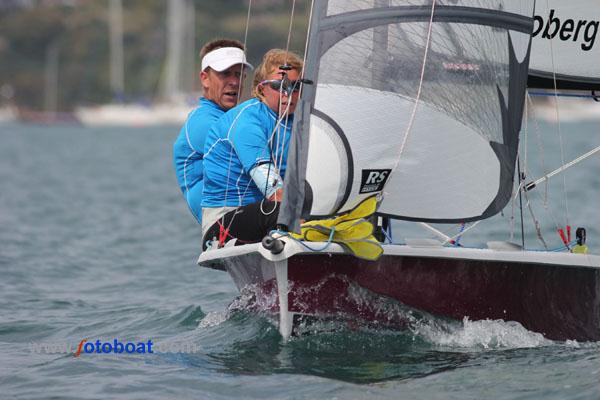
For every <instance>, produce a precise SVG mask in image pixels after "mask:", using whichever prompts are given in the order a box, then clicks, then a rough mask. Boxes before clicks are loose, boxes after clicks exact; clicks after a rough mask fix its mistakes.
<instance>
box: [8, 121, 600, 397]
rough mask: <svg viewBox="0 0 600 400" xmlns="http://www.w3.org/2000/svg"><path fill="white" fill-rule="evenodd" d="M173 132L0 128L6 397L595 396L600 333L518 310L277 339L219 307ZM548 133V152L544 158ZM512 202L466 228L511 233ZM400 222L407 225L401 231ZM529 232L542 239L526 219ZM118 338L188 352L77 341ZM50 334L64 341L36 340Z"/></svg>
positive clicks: (572, 150)
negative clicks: (510, 318)
mask: <svg viewBox="0 0 600 400" xmlns="http://www.w3.org/2000/svg"><path fill="white" fill-rule="evenodd" d="M597 126H598V125H597V124H593V123H585V124H584V123H580V124H568V125H564V126H563V127H562V129H563V135H564V138H565V141H566V148H567V149H568V153H566V154H565V158H566V160H567V161H568V160H570V159H572V158H574V157H575V156H577V155H579V154H581V153H583V152H584V151H586V150H588V149H590V148H592V147H594V146H596V145H598V143H599V138H600V136H598V133H597V132H598V128H597ZM177 130H178V129H177V128H176V127H165V128H152V129H90V128H81V127H36V126H26V125H17V124H8V125H7V124H5V125H2V126H0V310H1V313H0V390H1V394H0V398H7V399H11V398H27V399H48V398H57V399H58V398H74V399H80V398H84V399H92V398H94V399H104V398H120V399H149V398H177V399H182V398H197V399H225V398H260V399H264V398H267V399H285V398H290V399H292V398H293V399H295V398H329V399H334V398H337V399H359V398H390V399H391V398H393V399H414V398H424V399H448V398H456V399H479V398H492V399H516V398H519V399H520V398H532V399H541V398H543V399H565V398H582V399H584V398H590V399H595V398H599V397H600V360H599V355H600V353H599V350H600V343H576V342H551V341H548V340H545V339H544V338H543V337H541V336H540V335H538V334H537V333H534V332H529V331H526V330H525V329H523V328H522V327H521V326H519V325H517V324H514V323H511V322H504V321H469V320H464V321H462V322H456V321H445V320H441V319H435V318H433V319H431V318H429V317H418V318H415V319H414V320H413V323H412V324H411V326H410V328H409V329H407V330H406V331H401V332H393V331H388V330H377V329H375V328H373V327H372V326H371V327H356V326H353V327H346V326H345V325H343V324H338V325H336V324H335V323H333V326H325V325H324V326H321V327H319V326H317V327H316V328H314V327H311V328H308V329H316V330H317V332H316V333H313V334H311V335H305V336H302V337H299V338H295V339H293V340H292V341H291V342H289V343H283V342H282V341H281V340H280V337H279V335H278V333H277V330H276V329H275V328H274V327H273V325H271V323H270V322H269V319H268V318H267V317H265V316H261V315H256V314H253V313H250V312H248V311H245V309H244V305H245V304H246V301H247V299H245V298H244V297H242V298H239V299H237V301H235V303H234V305H233V306H231V307H230V304H231V303H232V302H233V300H234V299H235V298H236V296H238V293H237V290H236V289H235V287H234V286H233V284H232V283H231V282H230V279H229V277H228V276H227V275H226V274H225V273H221V272H218V271H212V270H205V269H199V268H198V267H196V265H195V261H196V258H197V255H198V248H199V237H198V235H199V228H198V226H197V225H196V224H195V222H193V220H192V218H191V217H190V215H188V211H187V209H186V207H185V205H184V203H183V200H182V199H181V197H180V193H179V190H178V188H177V184H176V181H175V178H174V174H173V171H172V165H171V143H172V141H173V139H174V137H175V136H176V134H177ZM541 130H542V133H543V132H545V131H550V132H553V131H552V129H551V127H549V126H546V125H543V126H541ZM549 136H550V135H549ZM552 137H554V136H551V137H550V142H551V143H550V147H548V148H546V150H545V153H544V154H545V162H546V163H547V164H549V165H550V168H555V167H558V166H559V165H560V154H559V152H558V150H557V149H558V147H557V146H556V139H555V138H554V139H552ZM552 142H554V143H552ZM534 147H537V144H535V141H534V136H533V134H532V136H531V137H530V148H532V149H533V148H534ZM536 163H537V161H536ZM535 165H537V164H534V163H533V161H531V168H532V169H534V170H535V168H537V167H535ZM584 166H585V168H583V167H584ZM581 167H582V168H578V169H577V168H575V169H573V170H570V171H569V172H568V173H567V175H566V177H567V188H568V192H569V210H570V213H569V214H570V220H571V223H572V224H573V225H574V226H577V225H585V226H587V227H588V234H589V242H590V246H591V247H592V250H594V249H595V252H596V253H599V252H600V251H599V250H598V249H600V241H598V237H600V231H599V230H598V227H599V226H600V224H599V223H600V218H599V217H598V212H597V207H598V199H599V197H600V196H599V193H600V175H599V174H598V172H597V171H599V170H600V168H599V167H600V157H598V156H596V157H595V158H594V159H590V160H587V161H584V162H583V163H582V165H581ZM532 175H534V176H537V175H536V174H535V173H534V174H532ZM558 179H560V180H556V182H557V183H560V184H562V178H558ZM560 188H561V186H560V185H555V184H554V183H553V184H552V186H551V190H550V196H549V197H550V203H551V206H552V207H550V208H549V209H545V208H544V206H543V198H542V197H540V198H539V199H537V200H535V201H537V202H538V203H537V205H536V207H537V209H538V217H540V218H541V219H544V221H548V220H549V222H544V224H543V228H544V230H545V231H544V232H545V233H546V236H547V237H548V241H549V242H550V243H551V245H552V246H558V244H559V242H558V239H557V238H555V237H554V236H553V233H552V230H553V224H554V223H553V222H552V220H553V219H555V220H558V221H559V222H560V221H562V219H563V218H564V211H563V209H564V207H563V206H562V205H561V203H562V202H563V200H562V199H563V197H562V192H561V190H560ZM550 209H551V210H552V211H549V210H550ZM508 210H510V208H509V209H507V212H506V213H505V215H504V216H499V217H495V219H494V220H493V221H492V223H491V224H489V226H488V225H485V226H484V224H482V225H481V226H478V227H477V228H475V230H474V231H473V232H475V233H473V235H471V236H469V235H466V236H465V237H464V238H463V243H465V244H469V243H472V244H478V243H482V242H484V241H485V239H486V238H492V239H498V238H506V237H507V235H508V234H509V231H510V226H511V223H510V218H509V216H510V212H509V211H508ZM551 213H554V215H552V214H551ZM527 218H528V217H527ZM560 223H562V222H560ZM398 228H399V230H401V232H402V233H398V234H397V239H399V240H401V237H402V236H403V234H404V233H406V232H409V228H406V230H405V231H403V229H405V228H404V227H403V226H402V224H398ZM446 229H447V231H449V230H450V229H449V228H446ZM452 229H454V228H452ZM415 232H417V231H415ZM406 235H408V233H406ZM411 235H412V233H411ZM515 240H516V241H519V240H520V238H519V236H518V234H517V235H516V239H515ZM527 244H528V246H529V247H540V243H539V242H537V241H536V239H535V235H534V233H533V231H529V233H528V237H527ZM392 308H394V310H395V311H394V312H409V311H407V310H405V311H403V308H402V306H401V305H393V307H392ZM557 323H560V321H557ZM323 324H325V323H323ZM115 338H117V339H118V340H120V341H122V342H141V341H147V340H152V341H153V342H154V343H155V344H157V345H158V344H162V345H164V346H176V345H179V346H188V347H186V349H188V351H187V352H184V353H181V352H176V351H167V352H162V353H160V354H159V353H155V354H106V355H102V354H87V353H82V354H81V355H80V356H79V357H74V356H73V354H72V352H73V351H75V350H76V348H77V345H78V343H79V342H80V341H81V340H83V339H88V340H89V341H92V342H93V341H95V340H98V339H100V340H103V341H112V340H113V339H115ZM36 345H37V346H38V347H35V346H36ZM48 345H58V346H60V345H65V346H66V345H70V346H72V348H71V349H70V351H71V353H69V354H60V353H54V354H45V353H47V351H46V352H44V351H41V350H40V347H39V346H48ZM190 346H192V347H193V348H191V347H190ZM48 349H49V348H46V350H48ZM170 349H171V350H173V349H176V347H171V348H170ZM190 349H191V350H190ZM192 351H193V352H192Z"/></svg>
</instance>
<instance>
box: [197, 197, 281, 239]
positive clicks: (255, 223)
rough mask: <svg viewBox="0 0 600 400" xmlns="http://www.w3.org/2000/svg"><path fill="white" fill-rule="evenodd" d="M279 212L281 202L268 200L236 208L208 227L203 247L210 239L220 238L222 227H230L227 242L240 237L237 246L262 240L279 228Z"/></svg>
mask: <svg viewBox="0 0 600 400" xmlns="http://www.w3.org/2000/svg"><path fill="white" fill-rule="evenodd" d="M278 214H279V203H278V202H274V201H268V200H263V201H259V202H256V203H252V204H248V205H246V206H243V207H239V208H236V209H235V210H232V211H230V212H228V213H227V214H225V215H224V216H223V217H221V218H219V220H218V221H217V222H216V223H214V224H213V225H212V226H211V227H210V228H208V231H206V234H205V235H204V238H203V240H202V249H203V250H206V242H207V241H208V240H213V238H216V239H217V240H219V238H220V233H221V227H223V229H227V228H228V229H229V232H228V234H227V237H226V238H225V242H227V241H229V240H231V239H233V238H237V239H238V240H237V242H236V246H239V245H242V244H247V243H257V242H260V241H261V240H262V239H263V238H264V237H265V236H266V235H267V234H268V233H269V232H270V231H272V230H274V229H276V228H277V216H278Z"/></svg>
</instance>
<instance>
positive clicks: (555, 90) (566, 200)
mask: <svg viewBox="0 0 600 400" xmlns="http://www.w3.org/2000/svg"><path fill="white" fill-rule="evenodd" d="M546 8H547V9H550V5H549V1H548V0H546ZM550 60H551V61H552V80H553V84H554V106H555V110H556V127H557V132H558V140H559V143H560V161H561V163H562V164H563V165H564V164H565V150H564V146H563V138H562V133H561V130H560V113H559V107H558V96H557V94H558V86H557V84H556V67H555V65H554V46H553V43H552V40H550ZM563 197H564V201H565V214H566V215H565V217H566V225H567V226H568V225H569V202H568V199H567V177H566V175H563Z"/></svg>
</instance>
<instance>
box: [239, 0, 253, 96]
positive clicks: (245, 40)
mask: <svg viewBox="0 0 600 400" xmlns="http://www.w3.org/2000/svg"><path fill="white" fill-rule="evenodd" d="M251 9H252V0H248V14H247V15H246V29H245V31H244V53H246V43H247V42H248V28H249V26H250V10H251ZM244 68H245V65H244V64H242V65H241V67H240V76H242V74H243V73H244ZM243 86H244V83H243V79H240V84H239V85H238V95H237V101H238V103H239V102H240V98H241V96H242V89H243Z"/></svg>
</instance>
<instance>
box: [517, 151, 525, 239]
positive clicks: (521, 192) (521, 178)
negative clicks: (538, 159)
mask: <svg viewBox="0 0 600 400" xmlns="http://www.w3.org/2000/svg"><path fill="white" fill-rule="evenodd" d="M517 173H518V174H519V210H520V214H521V247H523V248H525V224H524V223H523V188H522V187H521V182H523V173H522V171H521V157H519V155H518V154H517Z"/></svg>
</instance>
